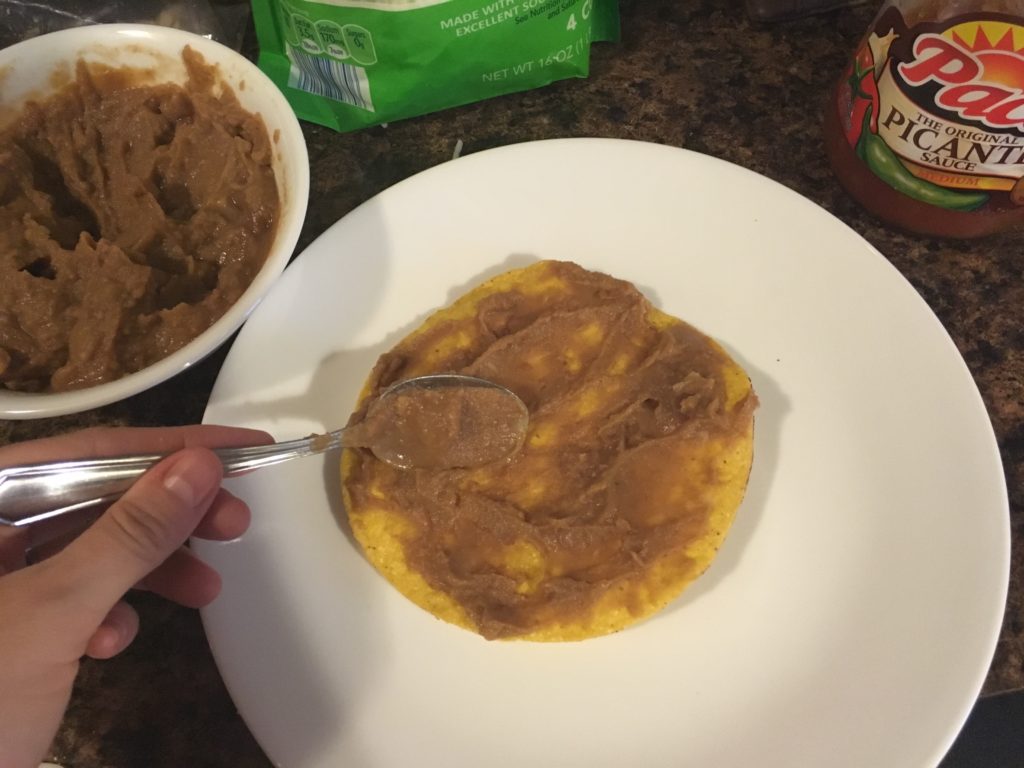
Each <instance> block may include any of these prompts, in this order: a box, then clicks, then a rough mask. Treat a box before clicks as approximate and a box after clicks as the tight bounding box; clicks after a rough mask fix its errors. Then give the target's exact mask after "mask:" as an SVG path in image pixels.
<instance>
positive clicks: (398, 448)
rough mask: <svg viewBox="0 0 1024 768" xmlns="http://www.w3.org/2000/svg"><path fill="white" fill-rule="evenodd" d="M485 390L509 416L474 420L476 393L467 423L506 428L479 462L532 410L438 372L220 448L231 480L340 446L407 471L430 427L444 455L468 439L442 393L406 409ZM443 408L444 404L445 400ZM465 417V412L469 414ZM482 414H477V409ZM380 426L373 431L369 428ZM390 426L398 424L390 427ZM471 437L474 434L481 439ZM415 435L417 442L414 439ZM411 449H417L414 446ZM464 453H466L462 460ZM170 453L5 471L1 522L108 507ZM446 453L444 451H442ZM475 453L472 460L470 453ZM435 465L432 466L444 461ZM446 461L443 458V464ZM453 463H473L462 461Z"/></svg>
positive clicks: (509, 395)
mask: <svg viewBox="0 0 1024 768" xmlns="http://www.w3.org/2000/svg"><path fill="white" fill-rule="evenodd" d="M459 391H462V392H474V391H475V392H483V391H486V392H488V393H497V394H498V396H499V399H498V400H497V401H494V400H493V398H492V399H491V401H490V403H489V404H490V405H494V403H495V402H497V403H498V404H499V405H500V406H502V407H501V409H500V410H501V412H502V414H503V417H502V418H501V419H499V421H500V423H495V421H494V420H493V419H491V420H488V419H480V418H475V416H474V413H473V406H472V398H470V408H469V411H468V417H469V418H463V419H462V420H461V423H462V424H463V425H467V424H468V426H469V427H470V432H472V430H473V429H478V430H479V429H481V428H482V429H496V430H503V437H502V439H498V440H491V439H485V440H483V441H482V443H483V450H482V451H479V452H478V455H477V458H478V459H479V461H478V462H476V463H478V464H484V463H488V462H490V461H498V460H500V459H502V458H506V457H507V456H511V455H512V454H513V453H515V451H517V450H518V449H519V448H520V447H521V446H522V443H523V439H524V438H525V436H526V427H527V423H528V420H529V414H528V411H527V408H526V405H525V404H524V403H523V401H522V400H520V399H519V397H517V396H516V395H515V393H513V392H512V391H511V390H508V389H506V388H504V387H502V386H499V385H498V384H495V383H494V382H491V381H487V380H486V379H479V378H476V377H474V376H463V375H460V374H436V375H431V376H420V377H416V378H412V379H406V380H405V381H400V382H398V383H397V384H393V385H392V386H391V387H389V388H388V389H386V390H384V392H383V393H381V395H380V397H379V398H377V400H375V401H374V402H373V404H372V405H371V406H370V408H369V409H368V410H367V416H366V419H365V420H364V421H362V422H359V423H357V424H353V425H351V426H349V427H345V428H343V429H337V430H335V431H333V432H329V433H327V434H325V435H311V436H309V437H304V438H300V439H298V440H289V441H287V442H281V443H272V444H270V445H254V446H246V447H243V448H217V449H214V453H216V454H217V456H218V457H219V458H220V460H221V462H223V464H224V475H225V477H232V476H234V475H238V474H241V473H243V472H249V471H252V470H254V469H261V468H263V467H269V466H271V465H273V464H280V463H281V462H283V461H289V460H291V459H298V458H303V457H305V456H313V455H315V454H318V453H323V452H325V451H330V450H333V449H335V448H363V447H365V448H369V449H370V450H371V451H373V453H374V455H376V456H377V458H379V459H381V460H382V461H385V462H387V463H389V464H393V465H394V466H397V467H399V468H402V469H408V468H410V467H412V466H414V465H415V466H422V463H420V464H417V462H416V460H417V458H423V452H422V451H421V450H420V451H418V450H415V449H416V448H417V447H418V448H422V443H423V439H424V438H425V437H426V436H428V434H427V433H428V432H430V430H432V429H435V428H436V429H437V433H436V434H433V435H432V436H433V437H435V438H438V439H437V440H436V441H435V445H436V446H437V448H438V451H439V452H440V453H443V452H444V451H445V450H448V449H451V450H454V449H455V448H457V447H459V446H460V445H462V444H463V443H464V442H465V441H466V439H467V432H466V430H462V431H461V432H459V431H458V430H452V429H450V428H449V427H450V425H451V417H452V416H453V414H451V413H448V414H445V413H442V412H440V411H437V412H434V413H433V415H434V416H436V417H437V420H436V423H435V422H434V421H432V418H431V416H432V412H431V411H430V410H429V407H430V406H433V405H436V404H437V397H435V396H432V397H430V399H429V401H427V400H424V402H423V403H421V404H420V405H421V406H423V407H421V408H420V411H419V418H416V419H411V420H410V419H409V418H407V416H408V414H407V413H405V412H404V411H405V410H406V409H407V408H408V406H409V404H410V403H411V404H412V405H413V406H415V405H416V398H417V396H418V394H419V393H423V395H424V397H426V396H427V395H428V394H429V393H439V392H442V393H443V392H451V393H456V392H459ZM441 405H442V406H444V403H443V402H442V403H441ZM462 415H463V416H464V417H465V416H466V415H467V412H463V414H462ZM476 415H479V414H476ZM371 425H372V426H374V427H375V428H374V429H368V428H367V427H368V426H371ZM389 425H392V426H393V427H394V428H390V427H389ZM479 437H480V435H479V434H469V435H468V438H469V439H473V438H479ZM410 440H411V442H410ZM410 447H411V448H412V449H413V450H410ZM463 454H464V452H462V453H460V459H461V458H462V457H463ZM163 458H165V456H163V455H160V454H149V455H134V456H116V457H112V458H101V459H81V460H73V461H57V462H49V463H45V464H30V465H23V466H16V467H7V468H6V469H0V525H10V526H18V527H22V526H27V525H31V524H32V523H36V522H39V521H41V520H48V519H51V518H54V517H58V516H60V515H64V514H66V513H68V512H72V511H74V510H77V509H83V508H87V507H92V506H95V505H97V504H109V503H110V502H112V501H114V500H115V499H117V498H118V497H120V496H121V495H122V494H123V493H124V492H125V491H127V490H128V489H129V488H130V487H131V486H132V484H133V483H134V482H135V481H136V480H138V479H139V477H140V476H141V475H142V474H143V473H144V472H146V470H148V469H149V468H150V467H152V466H153V465H154V464H156V463H157V462H159V461H160V460H161V459H163ZM442 458H443V456H442ZM471 458H472V457H471ZM438 465H439V464H438V463H437V462H433V463H432V466H438ZM440 465H442V466H443V462H441V464H440ZM452 465H453V466H470V465H471V464H467V463H456V464H452Z"/></svg>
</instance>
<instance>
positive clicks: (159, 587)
mask: <svg viewBox="0 0 1024 768" xmlns="http://www.w3.org/2000/svg"><path fill="white" fill-rule="evenodd" d="M139 586H140V587H142V588H143V589H148V590H149V591H150V592H154V593H156V594H158V595H160V596H161V597H165V598H167V599H168V600H173V601H174V602H176V603H180V604H181V605H184V606H185V607H186V608H202V607H203V606H204V605H209V604H210V603H212V602H213V600H214V598H216V597H217V595H219V594H220V586H221V581H220V574H218V573H217V571H215V570H214V569H213V568H211V567H210V566H208V565H207V564H206V563H204V562H203V561H202V560H200V559H199V558H198V557H196V556H195V555H194V554H192V553H191V552H190V551H189V550H187V549H184V548H182V549H179V550H178V551H177V552H175V553H174V554H172V555H171V556H170V557H169V558H167V560H165V561H164V563H163V564H162V565H161V566H160V567H159V568H157V569H156V570H155V571H153V572H152V573H151V574H149V575H148V576H147V577H146V578H145V579H143V580H142V583H141V584H139Z"/></svg>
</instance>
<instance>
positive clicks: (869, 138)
mask: <svg viewBox="0 0 1024 768" xmlns="http://www.w3.org/2000/svg"><path fill="white" fill-rule="evenodd" d="M871 114H872V105H869V106H868V108H867V110H866V111H865V112H864V118H863V121H862V123H861V132H860V138H859V139H858V140H857V156H858V157H860V159H861V160H863V161H864V162H865V164H866V165H867V166H868V168H870V169H871V171H872V172H873V173H874V174H875V175H876V176H877V177H878V178H880V179H881V180H882V181H884V182H885V183H886V184H888V185H889V186H890V187H892V188H893V189H895V190H896V191H897V192H902V193H903V194H904V195H906V196H907V197H912V198H914V199H915V200H920V201H921V202H922V203H928V204H929V205H935V206H938V207H939V208H946V209H949V210H953V211H973V210H975V209H976V208H979V207H981V206H982V205H984V204H985V203H987V202H988V195H987V194H986V193H984V192H960V191H957V190H953V189H946V188H945V187H940V186H939V185H938V184H932V183H931V182H930V181H926V180H925V179H919V178H917V176H915V175H914V174H912V173H911V172H910V171H908V170H907V167H906V166H905V165H903V162H902V161H901V160H900V159H899V157H898V156H897V155H896V153H895V152H893V151H892V150H891V149H890V148H889V145H888V144H886V143H885V141H884V140H883V139H882V138H881V137H880V136H878V134H876V133H872V131H871Z"/></svg>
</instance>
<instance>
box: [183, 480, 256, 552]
mask: <svg viewBox="0 0 1024 768" xmlns="http://www.w3.org/2000/svg"><path fill="white" fill-rule="evenodd" d="M251 519H252V515H251V513H250V512H249V507H248V505H247V504H246V503H245V502H244V501H242V500H241V499H239V498H238V497H237V496H235V495H234V494H232V493H231V492H229V491H226V490H224V489H223V488H221V489H220V490H219V491H218V492H217V496H216V497H215V498H214V500H213V504H212V505H210V511H209V512H207V513H206V515H205V517H203V519H202V520H201V521H200V522H199V525H197V526H196V529H195V531H193V533H192V535H193V536H198V537H199V538H200V539H210V540H212V541H231V540H232V539H237V538H238V537H239V536H241V535H242V534H243V533H245V532H246V531H247V530H248V529H249V521H250V520H251Z"/></svg>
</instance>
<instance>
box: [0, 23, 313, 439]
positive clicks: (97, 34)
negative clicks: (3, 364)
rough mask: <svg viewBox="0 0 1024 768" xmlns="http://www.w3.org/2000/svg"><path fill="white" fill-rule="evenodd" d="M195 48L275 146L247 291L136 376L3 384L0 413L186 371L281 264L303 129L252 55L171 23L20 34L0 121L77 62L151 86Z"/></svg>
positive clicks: (6, 69)
mask: <svg viewBox="0 0 1024 768" xmlns="http://www.w3.org/2000/svg"><path fill="white" fill-rule="evenodd" d="M186 45H188V46H191V47H192V48H193V49H195V50H196V51H198V52H199V53H201V54H202V56H203V58H205V59H206V61H207V62H208V63H210V64H213V65H216V66H217V67H218V68H219V70H220V74H221V76H222V79H223V80H224V81H225V82H226V83H227V84H228V85H230V86H231V87H232V89H233V90H234V92H235V94H236V95H237V96H238V99H239V101H240V102H241V104H242V106H243V107H244V108H245V109H247V110H249V111H250V112H254V113H259V114H260V115H261V116H262V117H263V121H264V122H265V123H266V126H267V131H268V133H269V134H270V136H271V137H272V138H274V139H276V141H275V143H274V148H275V149H274V172H275V175H276V177H277V188H278V193H279V195H280V197H281V213H280V217H279V219H278V223H277V234H276V237H275V239H274V243H273V246H272V247H271V250H270V253H269V254H268V255H267V259H266V262H265V264H264V265H263V267H262V268H261V269H260V271H259V273H257V275H256V277H255V279H254V280H253V282H252V284H251V285H250V286H249V288H248V289H247V290H246V291H245V292H244V293H243V294H242V296H241V297H240V298H239V299H238V301H237V302H235V304H234V305H233V306H232V307H231V308H230V309H228V311H227V312H226V313H225V314H224V315H223V317H221V318H220V319H219V320H217V322H215V323H214V324H213V325H212V326H210V328H208V329H207V330H206V331H204V332H203V333H201V334H200V335H199V336H197V337H196V338H195V339H193V340H192V341H190V342H189V343H188V344H186V345H185V346H184V347H182V348H181V349H179V350H178V351H177V352H174V353H173V354H171V355H169V356H167V357H165V358H164V359H163V360H160V361H159V362H157V363H154V364H153V365H151V366H149V367H147V368H144V369H143V370H141V371H138V372H137V373H132V374H128V375H127V376H124V377H122V378H120V379H117V380H116V381H111V382H107V383H105V384H99V385H97V386H95V387H89V388H87V389H80V390H74V391H71V392H59V393H27V392H12V391H8V390H6V389H0V418H7V419H32V418H41V417H45V416H59V415H62V414H67V413H77V412H79V411H85V410H88V409H90V408H96V407H98V406H101V405H106V404H108V403H112V402H115V401H117V400H121V399H123V398H126V397H129V396H131V395H134V394H137V393H139V392H141V391H143V390H145V389H148V388H150V387H152V386H154V385H156V384H159V383H160V382H162V381H165V380H166V379H169V378H170V377H171V376H174V375H175V374H178V373H180V372H182V371H184V370H185V369H186V368H188V367H189V366H191V365H194V364H195V363H196V362H198V361H199V360H202V359H203V358H204V357H205V356H206V355H208V354H209V353H210V352H212V351H213V350H215V349H216V348H217V347H219V346H220V345H221V344H223V343H224V341H226V340H227V339H228V337H229V336H230V335H231V334H232V333H234V331H236V330H237V329H238V327H239V326H240V325H241V324H242V323H243V322H244V321H245V319H246V317H247V316H248V315H249V313H250V312H251V311H252V310H253V309H254V308H255V307H256V305H257V304H258V303H259V301H260V299H262V298H263V296H264V295H265V294H266V293H267V291H268V290H269V289H270V286H271V285H272V284H273V283H274V281H275V280H276V279H277V277H278V276H279V275H280V274H281V272H282V271H283V270H284V268H285V266H286V265H287V264H288V261H289V259H290V258H291V255H292V251H293V250H294V248H295V243H296V242H297V240H298V238H299V231H300V230H301V229H302V222H303V219H304V218H305V215H306V204H307V202H308V199H309V158H308V155H307V153H306V143H305V140H304V138H303V136H302V129H301V128H300V127H299V122H298V120H297V119H296V118H295V113H294V112H293V111H292V109H291V107H290V106H289V105H288V102H287V101H285V98H284V96H283V95H282V94H281V92H280V91H279V90H278V88H277V87H276V86H275V85H274V84H273V83H272V82H271V81H270V79H269V78H267V76H266V75H264V74H263V73H262V72H260V70H259V69H258V68H257V67H256V66H255V65H254V64H253V63H252V62H250V61H249V60H248V59H246V58H245V57H244V56H242V55H241V54H238V53H236V52H235V51H233V50H231V49H230V48H227V47H225V46H223V45H221V44H220V43H216V42H213V41H212V40H208V39H207V38H205V37H200V36H198V35H194V34H191V33H189V32H182V31H180V30H177V29H171V28H168V27H158V26H151V25H144V24H102V25H97V26H91V27H79V28H75V29H68V30H64V31H61V32H54V33H51V34H48V35H42V36H40V37H36V38H33V39H31V40H26V41H25V42H22V43H18V44H17V45H13V46H11V47H9V48H5V49H3V50H0V121H2V120H3V118H9V117H10V116H11V114H12V113H13V112H15V111H16V110H17V109H18V108H19V107H20V106H21V105H22V104H23V103H24V102H25V101H26V100H27V99H29V98H39V97H40V96H45V95H46V93H47V91H49V90H51V89H52V87H53V86H52V83H54V82H61V81H62V80H64V81H66V78H62V76H61V74H60V73H62V72H63V73H68V74H69V73H73V71H74V63H75V61H77V60H78V59H79V58H82V59H84V60H85V61H87V62H97V63H103V64H109V65H114V66H128V67H133V68H135V67H137V68H139V69H145V70H150V71H152V72H154V73H155V74H154V75H153V78H154V79H153V82H179V83H183V82H185V80H186V72H185V67H184V64H183V63H182V59H181V51H182V50H183V49H184V48H185V46H186Z"/></svg>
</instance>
